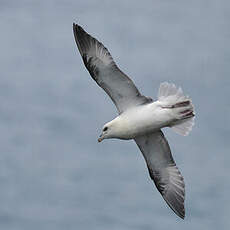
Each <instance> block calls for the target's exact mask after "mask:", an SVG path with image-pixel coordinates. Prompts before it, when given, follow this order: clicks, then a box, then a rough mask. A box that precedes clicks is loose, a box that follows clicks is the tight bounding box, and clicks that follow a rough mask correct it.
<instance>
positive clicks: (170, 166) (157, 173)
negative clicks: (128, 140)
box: [135, 131, 185, 219]
mask: <svg viewBox="0 0 230 230" xmlns="http://www.w3.org/2000/svg"><path fill="white" fill-rule="evenodd" d="M135 141H136V143H137V145H138V147H139V149H140V150H141V152H142V153H143V156H144V158H145V161H146V163H147V167H148V169H149V174H150V177H151V178H152V180H153V181H154V183H155V185H156V187H157V189H158V191H159V192H160V193H161V195H162V196H163V198H164V200H165V201H166V202H167V204H168V205H169V207H170V208H171V209H172V210H173V211H174V212H175V213H176V214H177V215H178V216H179V217H181V218H182V219H184V216H185V210H184V198H185V185H184V180H183V177H182V176H181V173H180V172H179V170H178V168H177V166H176V164H175V162H174V160H173V158H172V154H171V150H170V147H169V144H168V142H167V140H166V138H165V137H164V134H163V132H162V131H157V132H154V133H151V134H146V135H144V136H140V137H136V138H135Z"/></svg>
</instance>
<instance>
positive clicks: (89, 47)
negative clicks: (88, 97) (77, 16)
mask: <svg viewBox="0 0 230 230" xmlns="http://www.w3.org/2000/svg"><path fill="white" fill-rule="evenodd" d="M73 32H74V37H75V41H76V43H77V47H78V49H79V52H80V54H81V56H82V59H83V62H84V64H85V66H86V68H87V70H88V71H89V73H90V75H91V76H92V78H93V79H94V80H95V81H96V82H97V84H98V85H99V86H100V87H101V88H103V89H104V90H105V92H106V93H107V94H108V95H109V96H110V98H111V99H112V101H113V102H114V103H115V105H116V107H117V109H118V112H119V113H122V112H123V111H124V110H126V109H128V108H130V107H133V106H137V105H141V104H145V103H148V102H150V101H152V99H150V98H147V97H145V96H143V95H141V94H140V92H139V91H138V89H137V88H136V86H135V85H134V83H133V82H132V80H131V79H130V78H129V77H128V76H126V75H125V74H124V73H123V72H122V71H121V70H120V69H119V68H118V67H117V65H116V63H115V62H114V61H113V58H112V56H111V55H110V53H109V51H108V50H107V48H105V47H104V46H103V44H102V43H100V42H99V41H97V40H96V39H95V38H93V37H92V36H91V35H89V34H88V33H86V32H85V31H84V30H83V29H82V27H80V26H79V25H77V24H73Z"/></svg>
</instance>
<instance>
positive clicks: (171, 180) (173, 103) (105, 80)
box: [73, 24, 194, 219]
mask: <svg viewBox="0 0 230 230" xmlns="http://www.w3.org/2000/svg"><path fill="white" fill-rule="evenodd" d="M73 32H74V37H75V41H76V44H77V47H78V50H79V52H80V54H81V56H82V59H83V62H84V64H85V67H86V68H87V70H88V71H89V73H90V75H91V77H92V78H93V79H94V80H95V81H96V83H97V84H98V85H99V86H100V87H101V88H102V89H104V90H105V92H106V93H107V94H108V95H109V97H110V98H111V99H112V101H113V102H114V104H115V106H116V108H117V110H118V116H117V117H116V118H115V119H113V120H112V121H110V122H108V123H106V124H105V125H104V126H103V129H102V134H101V135H100V137H99V138H98V142H101V141H102V140H103V139H109V138H118V139H123V140H130V139H134V141H135V142H136V144H137V146H138V147H139V149H140V151H141V152H142V154H143V156H144V159H145V161H146V164H147V167H148V170H149V175H150V177H151V179H152V180H153V181H154V183H155V185H156V187H157V189H158V191H159V192H160V193H161V195H162V196H163V198H164V200H165V201H166V202H167V204H168V205H169V207H170V208H171V209H172V210H173V211H174V212H175V213H176V214H177V215H178V216H179V217H181V218H182V219H184V217H185V209H184V198H185V185H184V180H183V177H182V175H181V173H180V171H179V170H178V168H177V166H176V164H175V161H174V160H173V157H172V154H171V150H170V147H169V144H168V142H167V140H166V138H165V136H164V134H163V132H162V131H161V129H162V128H164V127H170V128H172V129H173V130H174V131H175V132H177V133H179V134H181V135H184V136H186V135H188V133H189V132H190V131H191V129H192V126H193V124H194V108H193V105H192V101H191V99H190V98H189V97H188V96H185V95H184V94H183V91H182V89H181V88H177V87H176V86H175V85H174V84H172V83H167V82H164V83H161V84H160V88H159V91H158V100H156V101H153V99H151V98H149V97H145V96H143V95H142V94H141V93H140V92H139V90H138V89H137V87H136V86H135V85H134V83H133V82H132V80H131V79H130V78H129V77H128V76H127V75H126V74H124V73H123V72H122V71H121V70H120V69H119V68H118V66H117V65H116V63H115V62H114V60H113V58H112V56H111V54H110V53H109V51H108V50H107V48H106V47H104V45H103V44H102V43H100V42H99V41H98V40H97V39H95V38H94V37H92V36H91V35H89V34H88V33H87V32H85V31H84V29H83V28H82V27H81V26H79V25H77V24H73Z"/></svg>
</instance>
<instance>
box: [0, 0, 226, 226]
mask: <svg viewBox="0 0 230 230" xmlns="http://www.w3.org/2000/svg"><path fill="white" fill-rule="evenodd" d="M0 19H1V20H0V28H1V36H0V41H1V42H0V65H1V68H0V127H1V128H0V204H1V205H0V229H3V230H30V229H33V230H38V229H39V230H40V229H43V230H45V229H49V230H59V229H68V230H72V229H80V230H87V229H94V230H107V229H110V230H115V229H119V230H129V229H130V230H131V229H132V230H135V229H143V230H150V229H158V230H166V229H167V230H168V229H171V230H173V229H177V230H180V229H183V230H184V229H186V230H194V229H203V230H204V229H208V230H216V229H221V230H227V229H229V227H230V206H229V205H230V200H229V192H230V183H229V182H230V181H229V174H230V167H229V162H230V153H229V149H230V142H229V139H230V129H229V125H230V100H229V97H230V65H229V63H230V45H229V40H230V2H229V1H228V0H219V1H214V0H193V1H188V0H174V1H171V0H164V1H162V0H152V1H150V0H146V1H136V0H135V1H122V0H117V1H105V0H101V1H98V0H94V1H93V0H92V1H85V0H75V1H74V0H66V1H59V0H47V1H41V0H34V1H29V0H28V1H27V0H20V1H15V0H12V1H8V0H0ZM73 22H75V23H79V24H80V25H81V26H83V28H84V29H85V30H86V31H87V32H89V33H90V34H91V35H93V36H95V37H96V38H97V39H98V40H99V41H101V42H102V43H103V44H104V45H105V46H106V47H107V48H108V49H109V51H110V52H111V54H112V56H113V58H114V60H115V61H116V63H117V65H118V66H119V67H120V68H121V70H123V71H124V72H125V73H126V74H127V75H129V76H130V77H131V78H132V79H133V81H134V82H135V84H136V85H137V87H138V88H139V90H140V91H141V92H142V93H143V94H144V95H146V96H151V97H153V98H155V99H156V96H157V91H158V88H159V85H160V83H161V82H164V81H168V82H173V83H175V84H176V85H178V86H181V87H182V89H183V90H184V92H185V93H186V94H188V95H189V96H190V97H191V98H192V99H193V103H194V105H195V109H196V120H195V126H194V128H193V130H192V132H191V134H190V135H189V136H188V137H182V136H179V135H177V134H176V133H174V132H173V131H172V130H170V129H164V133H165V135H166V137H167V139H168V141H169V144H170V146H171V150H172V152H173V156H174V159H175V161H176V162H177V165H178V167H179V169H180V171H181V172H182V174H183V176H184V179H185V183H186V203H185V206H186V218H185V220H181V219H179V218H178V217H177V216H176V215H175V214H174V213H173V212H172V211H171V210H170V209H169V208H168V207H167V205H166V203H165V202H164V200H163V199H162V197H161V195H160V194H159V192H158V191H157V190H156V188H155V185H154V184H153V182H152V181H151V179H150V177H149V175H148V170H147V168H146V165H145V162H144V159H143V157H142V155H141V153H140V151H139V149H138V148H137V146H136V145H135V143H134V142H133V141H119V140H106V141H104V142H102V143H101V144H98V143H97V137H98V136H99V134H100V132H101V128H102V126H103V124H104V123H105V122H107V121H109V120H111V119H113V118H114V117H115V116H116V114H117V112H116V108H115V106H114V105H113V103H112V101H111V100H110V99H109V97H108V96H107V95H106V94H105V93H104V91H103V90H101V89H100V88H99V87H98V86H97V85H96V83H95V82H94V81H93V80H92V79H91V77H90V75H89V74H88V72H87V70H86V69H85V67H84V65H83V62H82V60H81V58H80V55H79V52H78V50H77V48H76V45H75V41H74V37H73V33H72V23H73Z"/></svg>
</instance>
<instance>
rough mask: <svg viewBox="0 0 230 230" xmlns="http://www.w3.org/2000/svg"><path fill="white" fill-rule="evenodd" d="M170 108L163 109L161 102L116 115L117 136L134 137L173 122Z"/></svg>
mask: <svg viewBox="0 0 230 230" xmlns="http://www.w3.org/2000/svg"><path fill="white" fill-rule="evenodd" d="M171 118H172V116H171V111H170V109H162V107H161V106H160V102H159V101H156V102H153V103H150V104H147V105H141V106H137V107H134V108H131V109H129V110H127V111H125V112H123V113H122V114H121V115H119V116H118V117H116V118H115V119H114V120H113V121H112V123H114V128H115V129H116V130H115V133H116V136H115V137H116V138H120V139H132V138H134V137H136V136H140V135H143V134H146V133H149V132H152V131H155V130H158V129H160V128H162V127H166V126H168V125H169V123H170V122H171Z"/></svg>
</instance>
